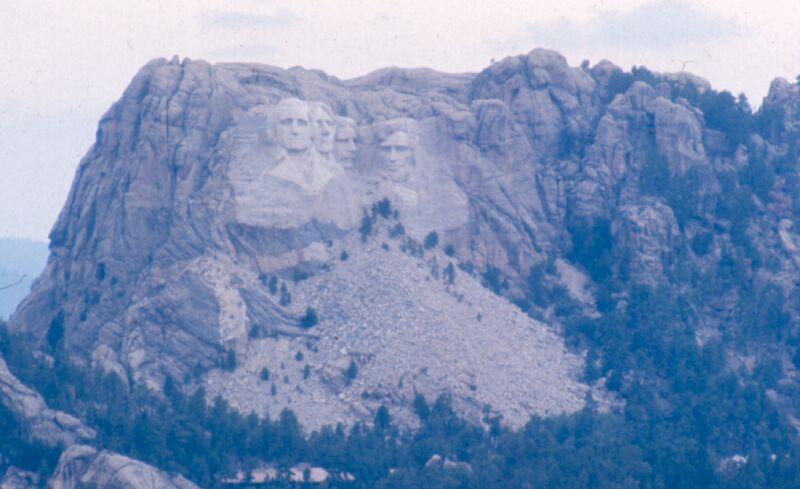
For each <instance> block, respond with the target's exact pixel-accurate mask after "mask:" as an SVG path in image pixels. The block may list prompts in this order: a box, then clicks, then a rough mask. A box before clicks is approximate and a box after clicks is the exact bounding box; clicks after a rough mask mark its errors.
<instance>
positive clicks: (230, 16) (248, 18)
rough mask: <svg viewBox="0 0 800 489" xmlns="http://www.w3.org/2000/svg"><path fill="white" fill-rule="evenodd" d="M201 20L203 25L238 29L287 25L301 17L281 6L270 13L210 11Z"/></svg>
mask: <svg viewBox="0 0 800 489" xmlns="http://www.w3.org/2000/svg"><path fill="white" fill-rule="evenodd" d="M201 20H202V24H203V26H204V27H211V28H217V29H231V30H239V29H264V28H276V27H287V26H290V25H293V24H296V23H298V22H300V21H301V20H302V19H301V18H300V17H299V16H298V15H297V14H296V13H295V12H294V11H292V10H289V9H286V8H283V9H280V10H278V11H276V12H275V13H272V14H260V13H252V12H210V13H207V14H205V15H203V16H202V19H201Z"/></svg>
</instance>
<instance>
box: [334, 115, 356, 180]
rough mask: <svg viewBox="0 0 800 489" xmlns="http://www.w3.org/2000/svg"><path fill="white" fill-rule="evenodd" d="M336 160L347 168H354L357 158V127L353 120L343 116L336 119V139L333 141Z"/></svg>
mask: <svg viewBox="0 0 800 489" xmlns="http://www.w3.org/2000/svg"><path fill="white" fill-rule="evenodd" d="M333 152H334V154H335V155H336V160H337V161H338V162H339V163H340V164H341V165H342V166H343V167H345V168H352V167H353V165H354V164H355V160H356V129H355V127H353V122H352V121H351V120H349V119H345V118H342V120H339V119H337V121H336V140H335V141H334V143H333Z"/></svg>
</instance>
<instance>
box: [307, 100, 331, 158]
mask: <svg viewBox="0 0 800 489" xmlns="http://www.w3.org/2000/svg"><path fill="white" fill-rule="evenodd" d="M311 119H312V121H313V123H314V124H313V125H314V147H315V148H316V149H317V151H318V152H319V153H320V154H322V155H326V156H327V155H329V154H330V153H331V151H333V135H334V132H335V130H336V126H335V124H334V122H333V117H332V116H331V113H330V110H329V109H328V107H327V106H326V105H325V104H322V103H314V104H311Z"/></svg>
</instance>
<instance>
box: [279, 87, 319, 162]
mask: <svg viewBox="0 0 800 489" xmlns="http://www.w3.org/2000/svg"><path fill="white" fill-rule="evenodd" d="M275 112H276V116H275V119H276V126H275V138H276V140H277V142H278V144H280V145H281V146H283V147H284V149H286V151H288V152H289V153H302V152H304V151H307V150H308V149H309V147H311V111H310V110H309V108H308V104H306V103H305V102H303V101H302V100H297V99H284V100H282V101H281V102H280V103H279V104H278V106H277V107H276V109H275Z"/></svg>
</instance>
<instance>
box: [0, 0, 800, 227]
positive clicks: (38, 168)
mask: <svg viewBox="0 0 800 489" xmlns="http://www.w3.org/2000/svg"><path fill="white" fill-rule="evenodd" d="M0 12H2V13H1V14H0V63H2V65H3V70H0V87H3V90H2V91H0V236H17V237H27V238H33V239H45V238H46V236H47V233H48V231H49V229H50V227H51V226H52V224H53V222H54V221H55V219H56V217H57V215H58V212H59V211H60V209H61V206H62V205H63V203H64V201H65V199H66V196H67V192H68V191H69V186H70V184H71V181H72V178H73V175H74V172H75V168H76V167H77V164H78V161H79V159H80V157H81V156H82V155H83V154H84V153H85V152H86V150H87V149H88V148H89V146H90V145H91V143H92V142H93V139H94V134H95V130H96V125H97V121H98V120H99V118H100V116H101V115H102V114H103V112H105V110H106V109H107V108H108V107H109V106H110V105H111V103H112V102H113V101H114V100H116V99H117V98H118V97H119V96H120V95H121V93H122V91H123V90H124V88H125V86H126V85H127V84H128V82H129V81H130V79H131V78H132V77H133V75H134V74H135V73H136V71H137V70H138V68H139V67H140V66H141V65H143V64H144V63H146V62H147V61H148V60H150V59H152V58H155V57H171V56H172V55H173V54H178V55H180V56H188V57H191V58H194V59H207V60H209V61H257V62H262V63H267V64H273V65H276V66H281V67H290V66H294V65H301V66H305V67H308V68H319V69H322V70H325V71H326V72H328V73H330V74H333V75H336V76H339V77H340V78H347V77H353V76H358V75H362V74H365V73H367V72H369V71H371V70H374V69H377V68H380V67H383V66H390V65H394V66H405V67H417V66H428V67H431V68H434V69H438V70H442V71H454V72H463V71H478V70H480V69H482V68H483V67H485V66H487V65H488V64H489V60H490V59H492V58H496V59H500V58H502V57H504V56H509V55H515V54H519V53H523V52H527V51H530V50H531V49H532V48H534V47H537V46H541V47H549V48H553V49H557V50H559V51H561V52H562V53H563V54H564V55H565V56H566V57H567V59H568V60H569V62H570V63H571V64H573V65H578V64H580V62H581V61H582V60H583V59H589V60H591V62H592V63H595V62H597V61H599V60H600V59H603V58H607V59H610V60H611V61H613V62H615V63H617V64H619V65H620V66H622V67H624V68H626V69H627V68H630V66H631V65H633V64H637V65H642V64H643V65H646V66H648V67H649V68H651V69H653V70H657V71H679V70H680V69H681V66H682V65H683V63H684V62H686V61H689V62H690V63H689V64H688V67H687V69H688V70H689V71H692V72H694V73H696V74H699V75H701V76H704V77H705V78H707V79H709V81H711V83H712V84H713V85H714V86H715V87H716V88H719V89H728V90H731V91H733V92H735V93H738V92H741V91H744V92H745V93H746V94H747V95H748V97H749V98H750V99H751V101H753V102H754V104H756V105H757V104H758V102H759V101H760V99H761V98H762V97H763V96H764V94H765V93H766V90H767V88H768V86H769V82H770V81H771V80H772V78H774V77H777V76H783V77H786V78H789V79H794V77H795V76H796V75H797V74H798V73H800V50H798V49H797V46H800V8H798V6H797V2H796V0H773V1H771V2H768V3H765V2H759V1H752V0H746V1H745V0H741V1H735V0H705V1H699V0H697V1H688V0H687V1H685V2H669V1H666V0H659V1H655V2H654V1H647V0H595V1H584V0H539V1H536V0H507V1H504V2H494V1H477V0H474V1H456V0H433V1H431V0H404V1H395V0H383V1H373V2H365V1H363V0H328V1H321V0H294V1H289V0H238V1H234V2H231V1H222V0H213V1H189V0H174V1H171V2H164V1H162V0H115V1H114V2H107V1H101V0H86V1H81V2H73V1H65V0H51V1H36V0H32V1H28V2H16V1H11V0H0Z"/></svg>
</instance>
